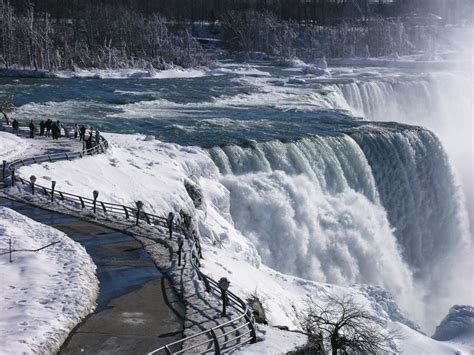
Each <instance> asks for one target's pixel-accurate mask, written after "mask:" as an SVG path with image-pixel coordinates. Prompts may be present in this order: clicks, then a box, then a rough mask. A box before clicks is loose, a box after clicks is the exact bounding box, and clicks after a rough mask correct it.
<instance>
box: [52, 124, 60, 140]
mask: <svg viewBox="0 0 474 355" xmlns="http://www.w3.org/2000/svg"><path fill="white" fill-rule="evenodd" d="M58 129H59V128H58V125H57V124H56V122H51V134H52V136H53V139H58Z"/></svg>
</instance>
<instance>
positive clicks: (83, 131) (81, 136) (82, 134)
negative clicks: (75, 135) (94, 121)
mask: <svg viewBox="0 0 474 355" xmlns="http://www.w3.org/2000/svg"><path fill="white" fill-rule="evenodd" d="M79 140H80V141H85V140H86V127H84V125H82V126H81V129H80V130H79Z"/></svg>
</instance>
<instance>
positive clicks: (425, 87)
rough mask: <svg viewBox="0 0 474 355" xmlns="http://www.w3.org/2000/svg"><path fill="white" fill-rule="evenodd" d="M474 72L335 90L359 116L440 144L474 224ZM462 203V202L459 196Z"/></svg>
mask: <svg viewBox="0 0 474 355" xmlns="http://www.w3.org/2000/svg"><path fill="white" fill-rule="evenodd" d="M472 79H473V74H472V69H471V70H469V69H467V70H466V69H464V70H459V71H453V72H435V73H430V74H427V75H425V77H424V78H421V79H420V78H416V79H396V78H391V79H389V80H373V81H366V82H364V81H358V82H353V83H350V84H340V85H335V86H334V89H335V90H336V92H338V93H340V94H341V96H342V97H343V98H344V99H345V101H346V102H345V103H342V104H341V105H343V106H344V107H346V104H347V105H349V106H350V107H351V108H352V110H353V112H354V113H355V114H357V115H362V116H365V117H366V118H368V119H370V120H374V121H393V122H404V123H408V124H414V125H421V126H423V127H426V128H428V129H431V130H433V131H434V132H435V133H436V134H437V135H438V136H439V137H440V139H441V141H442V143H443V146H444V147H445V149H446V151H447V153H448V156H449V158H450V160H451V161H452V162H453V163H454V167H455V170H456V171H457V174H458V175H459V177H460V180H461V183H462V185H463V191H464V196H465V203H466V205H467V210H468V214H469V220H470V224H471V225H474V188H473V183H472V182H473V181H474V162H473V153H474V145H473V135H474V127H473V118H474V114H473V112H474V111H473V102H474V89H473V86H472ZM460 198H463V197H460Z"/></svg>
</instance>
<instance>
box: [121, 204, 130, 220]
mask: <svg viewBox="0 0 474 355" xmlns="http://www.w3.org/2000/svg"><path fill="white" fill-rule="evenodd" d="M122 207H123V210H124V211H125V219H128V218H129V215H128V210H127V207H125V206H122Z"/></svg>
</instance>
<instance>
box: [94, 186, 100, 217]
mask: <svg viewBox="0 0 474 355" xmlns="http://www.w3.org/2000/svg"><path fill="white" fill-rule="evenodd" d="M92 195H93V196H94V214H95V207H96V205H97V197H98V196H99V191H97V190H94V191H93V192H92Z"/></svg>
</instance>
